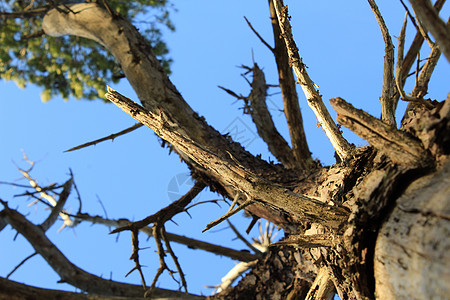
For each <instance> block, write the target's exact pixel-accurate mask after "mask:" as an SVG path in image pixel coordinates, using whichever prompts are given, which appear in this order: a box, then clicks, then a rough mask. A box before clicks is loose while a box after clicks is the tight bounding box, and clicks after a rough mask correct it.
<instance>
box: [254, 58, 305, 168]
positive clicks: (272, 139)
mask: <svg viewBox="0 0 450 300" xmlns="http://www.w3.org/2000/svg"><path fill="white" fill-rule="evenodd" d="M252 71H253V81H252V91H251V93H250V95H249V96H248V99H249V101H250V105H251V108H252V109H251V111H250V113H251V116H252V119H253V122H254V123H255V125H256V129H257V131H258V134H259V136H261V138H262V139H263V140H264V141H265V142H266V144H267V146H268V147H269V151H270V152H271V153H272V154H273V155H274V156H275V157H276V158H277V159H278V160H280V162H281V163H282V164H283V165H284V166H285V167H287V168H298V167H300V166H299V165H297V164H296V161H295V157H294V155H293V153H292V149H291V147H289V144H288V143H287V142H286V140H285V139H284V138H283V137H282V136H281V134H280V133H279V132H278V130H277V129H276V128H275V124H274V123H273V120H272V116H271V115H270V112H269V109H268V108H267V104H266V98H267V85H266V79H265V76H264V73H263V71H262V70H261V69H260V68H259V67H258V65H257V64H256V63H255V64H254V65H253V68H252Z"/></svg>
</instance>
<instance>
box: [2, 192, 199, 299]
mask: <svg viewBox="0 0 450 300" xmlns="http://www.w3.org/2000/svg"><path fill="white" fill-rule="evenodd" d="M0 202H1V203H2V204H3V206H4V210H3V214H2V216H3V219H4V220H6V222H7V223H8V224H10V225H11V226H12V227H13V228H14V229H15V230H17V231H18V232H19V233H20V234H22V235H23V236H24V237H25V238H26V239H27V240H28V242H29V243H30V244H31V245H32V246H33V248H34V249H35V250H36V252H37V253H39V254H40V255H41V256H42V258H44V259H45V260H46V261H47V263H48V264H49V265H50V267H51V268H52V269H53V270H55V272H56V273H58V275H59V276H60V277H61V282H66V283H68V284H70V285H73V286H75V287H77V288H79V289H81V290H83V291H85V292H88V293H92V294H99V295H110V296H127V297H142V295H143V294H144V290H143V289H142V286H137V285H132V284H126V283H121V282H116V281H111V280H107V279H103V278H101V277H98V276H95V275H93V274H90V273H88V272H86V271H84V270H82V269H80V268H78V267H77V266H76V265H74V264H73V263H72V262H70V261H69V260H68V259H67V258H66V257H65V256H64V254H63V253H62V252H61V251H60V250H59V249H58V248H57V247H56V246H55V245H54V244H53V243H52V242H51V241H50V240H49V239H48V238H47V236H46V235H45V233H44V232H43V231H42V229H41V228H40V227H38V226H36V225H34V224H32V223H31V222H30V221H28V220H27V219H26V218H25V217H24V216H23V215H22V214H20V213H19V212H18V211H16V210H13V209H10V208H9V207H8V206H7V203H6V202H5V201H2V200H0ZM183 295H186V294H184V293H181V292H176V291H171V290H165V289H160V288H156V289H155V290H154V291H153V296H155V297H181V299H183ZM196 297H197V296H195V295H187V297H186V299H189V298H190V299H201V298H200V297H199V298H196Z"/></svg>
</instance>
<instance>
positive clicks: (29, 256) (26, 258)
mask: <svg viewBox="0 0 450 300" xmlns="http://www.w3.org/2000/svg"><path fill="white" fill-rule="evenodd" d="M37 254H38V253H37V252H34V253H33V254H31V255H28V256H27V257H25V258H24V259H23V260H22V261H21V262H20V263H19V264H18V265H17V266H16V267H15V268H14V269H12V271H11V272H9V273H8V275H6V279H8V278H9V277H10V276H11V275H12V274H13V273H14V272H15V271H17V269H19V268H20V267H21V266H22V265H23V264H24V263H25V262H26V261H27V260H29V259H30V258H32V257H33V256H35V255H37Z"/></svg>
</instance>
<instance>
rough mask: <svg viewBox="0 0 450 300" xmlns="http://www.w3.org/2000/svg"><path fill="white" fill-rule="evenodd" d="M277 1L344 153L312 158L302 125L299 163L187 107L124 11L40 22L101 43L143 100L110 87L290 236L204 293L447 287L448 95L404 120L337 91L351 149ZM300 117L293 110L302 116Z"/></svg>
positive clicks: (442, 290) (320, 293) (308, 86)
mask: <svg viewBox="0 0 450 300" xmlns="http://www.w3.org/2000/svg"><path fill="white" fill-rule="evenodd" d="M276 2H280V1H276ZM274 7H275V8H276V10H277V15H278V18H279V21H280V20H283V22H279V23H277V24H279V26H280V28H282V30H281V31H280V32H281V33H282V34H283V36H284V38H285V40H286V41H287V42H288V43H287V44H288V47H287V49H288V53H289V56H290V57H289V59H290V62H291V63H292V64H293V65H294V69H295V73H296V74H297V76H299V78H298V79H299V81H300V84H301V85H302V88H303V89H304V91H305V93H307V94H308V95H309V98H308V101H309V104H310V105H311V106H312V107H313V109H315V110H316V111H318V112H317V113H318V114H320V115H324V116H325V117H324V118H323V119H321V120H322V121H321V122H323V124H322V125H323V127H324V130H325V131H326V132H327V134H329V135H330V136H331V137H330V140H333V145H336V150H338V149H339V151H338V154H339V156H340V157H341V158H342V159H343V162H342V163H341V164H337V165H335V166H333V167H319V166H316V165H315V164H312V163H311V161H310V159H309V155H310V153H309V150H308V148H307V147H306V146H305V145H303V144H304V143H305V142H304V137H303V136H302V137H298V140H297V142H296V147H295V151H294V152H295V153H296V154H295V161H296V163H293V165H295V166H296V167H295V168H292V169H289V168H285V167H286V166H283V165H273V164H269V163H267V162H265V161H263V160H262V159H260V158H258V157H255V156H253V155H251V154H250V153H248V152H247V151H245V149H243V148H242V147H241V146H240V145H239V144H237V143H234V142H233V141H230V140H229V139H228V138H227V137H226V136H223V135H221V134H220V133H219V132H217V131H216V130H215V129H213V128H212V127H210V126H209V125H208V124H207V123H206V121H205V120H204V119H203V118H201V117H199V116H198V115H197V114H196V113H195V112H194V111H193V110H192V109H191V108H190V107H189V105H188V104H187V103H186V101H185V100H184V99H183V98H182V96H181V95H180V93H179V92H178V91H177V90H176V88H175V87H174V86H173V85H172V83H171V82H170V81H169V79H168V77H167V76H166V75H165V74H164V72H163V70H162V68H161V67H160V65H159V63H158V61H157V59H156V58H155V56H154V55H153V54H152V51H151V49H150V47H149V46H148V45H146V43H145V41H144V39H143V38H142V37H141V36H140V35H139V33H138V32H137V30H136V29H135V28H134V27H133V26H131V25H130V23H129V22H128V21H126V20H124V19H121V18H120V17H118V16H115V15H114V16H113V15H110V14H109V13H108V12H107V11H106V10H104V9H102V8H101V7H99V6H98V5H97V4H96V3H88V4H86V3H83V4H75V5H71V6H70V9H71V10H70V11H67V10H65V8H62V9H60V10H57V9H53V10H51V11H50V12H48V13H47V15H46V16H45V17H44V21H43V29H44V31H45V32H46V34H48V35H51V36H62V35H68V34H69V35H77V36H81V37H85V38H89V39H93V40H95V41H97V42H99V43H101V44H102V45H103V46H104V47H106V48H107V49H108V50H109V51H110V52H111V53H112V55H114V56H115V58H116V59H117V61H118V62H119V63H120V65H121V67H122V70H123V71H124V73H125V75H126V77H127V78H128V80H129V82H130V84H131V85H132V86H133V88H134V89H135V91H136V93H137V95H138V97H139V99H140V100H141V103H142V106H141V105H139V104H137V103H135V102H133V101H131V100H130V99H128V98H126V97H124V96H122V95H120V94H119V93H117V92H116V91H113V90H111V89H109V91H108V93H107V95H106V97H107V98H108V99H109V100H111V101H112V102H113V103H114V104H116V105H117V106H118V107H120V108H121V109H122V110H124V111H125V112H127V113H128V114H129V115H130V116H132V117H133V118H135V119H136V120H137V121H139V122H141V123H143V124H144V125H146V126H147V127H149V128H151V129H152V130H154V131H155V132H156V134H157V135H159V136H160V137H161V138H163V139H164V140H165V141H167V142H169V143H170V144H171V147H173V149H174V150H175V151H176V152H177V153H178V154H179V155H180V157H181V158H182V159H183V160H184V161H185V162H186V163H187V164H188V166H189V167H190V169H191V171H192V173H193V176H194V177H195V178H196V179H197V180H198V181H202V182H203V183H204V184H207V185H208V186H210V187H211V189H212V190H213V191H217V192H219V193H222V194H223V195H225V196H227V197H229V198H230V199H234V200H235V202H236V203H237V204H238V208H236V209H234V210H230V214H231V213H235V212H237V211H239V210H240V209H244V208H245V209H246V210H247V211H249V212H250V213H251V214H252V215H255V216H258V217H262V218H265V219H267V220H270V221H272V222H274V223H275V224H276V225H278V226H280V227H282V228H283V229H284V230H285V233H286V237H285V239H284V240H282V241H280V242H278V243H276V244H274V245H272V247H271V248H270V251H268V253H267V254H266V256H265V257H264V258H263V259H261V260H260V261H259V263H258V265H257V266H256V267H255V268H254V269H253V270H252V271H251V272H249V273H248V274H247V275H246V276H245V278H244V279H243V280H242V281H241V282H240V283H239V284H238V285H237V286H236V287H234V288H229V289H227V290H225V291H224V292H222V293H220V294H219V295H216V296H214V297H211V298H217V299H269V298H270V299H302V298H305V297H306V298H308V299H321V298H329V297H331V296H332V294H333V292H334V288H335V289H336V291H337V293H338V294H339V296H340V297H341V298H342V299H373V298H375V297H377V298H379V299H398V298H416V299H442V298H445V297H447V296H448V295H449V294H450V293H449V292H450V289H449V287H448V285H447V284H446V280H443V279H444V278H448V277H449V272H448V270H450V259H449V258H450V257H449V254H448V248H449V240H448V233H449V230H450V224H449V220H450V218H449V211H448V207H450V206H449V204H450V203H449V202H450V196H449V195H450V193H449V192H450V190H449V174H450V163H449V162H448V159H447V156H448V155H449V154H450V153H449V152H450V151H449V150H450V145H449V139H448V136H449V134H450V99H449V98H448V99H447V100H446V101H445V103H443V104H436V103H427V105H423V106H420V105H418V106H417V107H416V110H412V111H411V114H410V118H409V119H407V120H405V122H404V123H403V126H402V129H401V130H398V129H396V128H395V127H393V126H391V125H389V124H386V123H385V122H383V121H382V120H379V119H377V118H374V117H372V116H370V115H369V114H367V113H365V112H363V111H361V110H358V109H356V108H354V107H353V106H351V105H350V104H348V103H347V102H345V101H344V100H343V99H341V98H336V99H332V101H331V103H332V105H333V106H334V108H335V110H336V111H337V112H338V121H339V122H340V123H341V124H342V125H344V126H346V127H348V128H350V129H351V130H353V131H354V132H355V133H357V134H358V135H360V136H362V137H363V138H365V139H366V140H367V141H368V142H369V143H370V146H368V147H364V148H360V149H353V148H352V147H351V146H350V145H349V144H348V142H347V141H346V140H345V139H343V138H342V136H341V135H340V131H339V129H338V126H336V124H335V123H334V121H333V120H332V119H331V117H330V115H329V114H328V111H326V108H325V106H324V105H323V103H322V100H321V96H320V94H319V93H318V91H317V90H315V87H314V84H313V83H312V80H311V79H310V78H309V76H308V74H307V73H306V68H305V66H304V65H303V63H302V61H301V58H300V57H299V55H298V49H296V47H295V44H289V43H290V42H291V39H289V36H288V34H290V32H289V30H290V29H289V28H288V27H286V26H285V25H286V24H285V22H286V20H288V17H287V9H286V10H285V8H284V7H282V6H281V5H280V4H277V5H276V6H273V7H272V16H273V17H274V16H275V14H274ZM281 8H283V10H282V11H280V10H281ZM73 12H75V13H73ZM283 13H286V15H283ZM274 23H276V22H274ZM291 38H292V36H291ZM279 42H280V41H278V42H277V43H279ZM296 51H297V52H296ZM291 56H295V57H294V58H295V59H293V57H291ZM283 72H284V73H286V72H287V73H289V71H286V70H284V71H283ZM287 73H286V74H287ZM286 76H290V75H286ZM289 78H290V77H289ZM289 78H288V80H289V81H290V82H292V79H289ZM300 78H303V79H304V80H300ZM291 109H292V111H296V110H297V108H296V107H291ZM265 117H267V115H265ZM297 118H299V119H298V120H294V119H289V122H290V123H292V122H293V123H296V122H298V121H299V120H300V121H301V116H297ZM291 121H292V122H291ZM258 131H259V129H258ZM292 134H294V135H295V133H292ZM302 153H303V154H302ZM302 155H305V156H306V157H302ZM287 161H289V160H288V159H287ZM302 167H303V168H304V169H302ZM227 216H228V215H226V217H227ZM226 217H224V218H223V219H226ZM219 221H220V220H219ZM213 225H214V224H211V227H212V226H213ZM299 249H300V250H299ZM317 275H318V277H317V278H316V276H317ZM87 284H88V283H86V286H87ZM311 286H312V289H311V290H310V287H311ZM85 290H88V289H87V288H85Z"/></svg>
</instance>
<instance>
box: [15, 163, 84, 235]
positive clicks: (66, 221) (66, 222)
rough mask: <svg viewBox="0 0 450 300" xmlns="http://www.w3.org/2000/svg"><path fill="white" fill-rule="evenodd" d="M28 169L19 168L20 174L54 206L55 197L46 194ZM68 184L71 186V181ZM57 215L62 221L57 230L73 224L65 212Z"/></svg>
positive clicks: (55, 203)
mask: <svg viewBox="0 0 450 300" xmlns="http://www.w3.org/2000/svg"><path fill="white" fill-rule="evenodd" d="M30 170H31V169H29V170H27V171H25V170H22V169H20V168H19V172H20V173H22V175H23V176H24V177H25V178H26V179H28V181H29V183H30V185H31V187H33V188H34V189H35V190H36V192H38V193H39V195H40V196H41V197H42V198H44V199H45V200H47V201H48V202H49V203H50V205H51V206H53V207H55V206H56V205H57V204H58V202H57V201H56V200H55V198H54V197H53V196H51V195H50V194H48V193H47V192H46V191H45V188H42V187H41V186H40V185H39V184H38V183H37V181H36V180H34V179H33V178H32V177H31V176H30V174H29V171H30ZM70 186H72V183H70ZM69 192H70V190H69ZM67 196H69V195H67ZM66 200H67V199H66ZM61 209H62V207H61ZM59 215H60V216H61V218H62V219H63V221H64V224H63V226H62V227H61V228H60V229H59V230H62V229H63V228H64V227H66V226H67V227H72V226H74V225H75V224H74V222H73V221H72V220H71V219H70V217H69V216H68V215H66V214H64V213H62V212H60V213H59ZM49 225H51V224H50V223H49V224H46V226H49Z"/></svg>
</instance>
